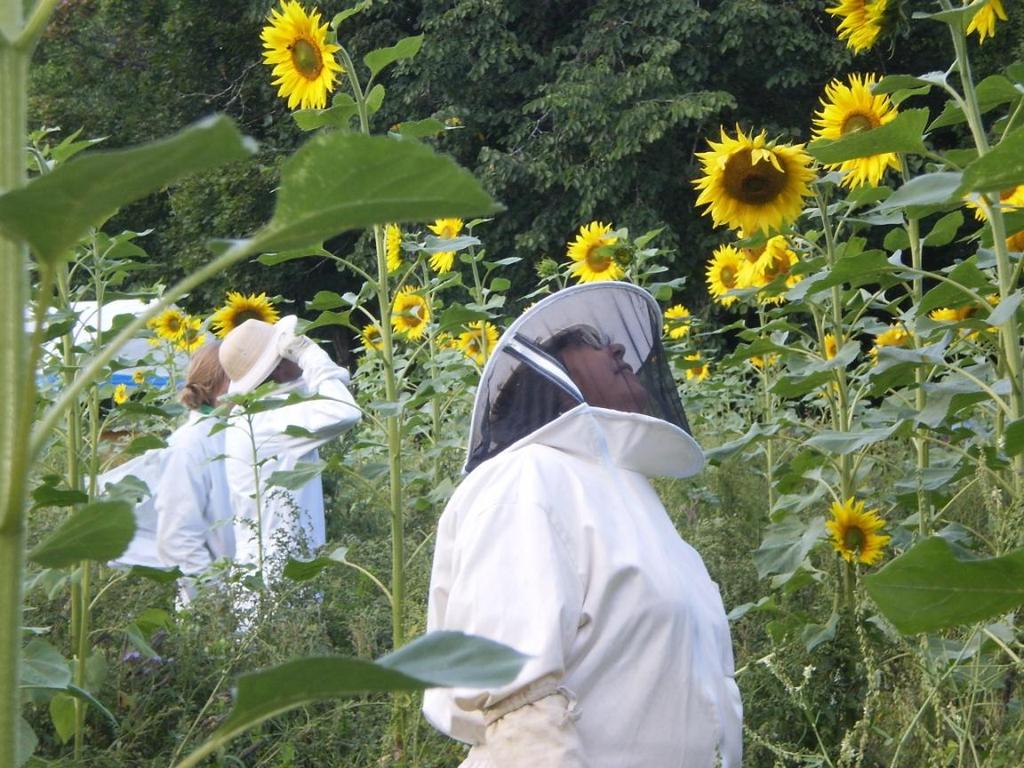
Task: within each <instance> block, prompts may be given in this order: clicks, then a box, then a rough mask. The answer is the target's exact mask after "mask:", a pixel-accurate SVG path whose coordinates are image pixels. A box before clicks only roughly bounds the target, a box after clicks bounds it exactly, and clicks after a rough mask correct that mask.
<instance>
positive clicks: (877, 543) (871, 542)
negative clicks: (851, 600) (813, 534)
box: [825, 497, 892, 565]
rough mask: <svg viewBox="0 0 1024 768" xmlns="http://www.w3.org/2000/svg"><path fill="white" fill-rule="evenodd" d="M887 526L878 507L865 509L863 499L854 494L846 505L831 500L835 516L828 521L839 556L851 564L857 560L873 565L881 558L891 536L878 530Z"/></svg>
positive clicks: (827, 525) (833, 544)
mask: <svg viewBox="0 0 1024 768" xmlns="http://www.w3.org/2000/svg"><path fill="white" fill-rule="evenodd" d="M884 526H885V521H884V520H882V518H881V517H879V516H878V510H877V509H869V510H866V511H865V509H864V502H863V501H856V500H855V499H853V497H851V498H849V499H847V500H846V502H845V503H843V504H840V503H839V502H838V501H834V502H832V519H831V520H829V521H828V522H827V523H825V527H826V528H827V529H828V532H829V533H830V534H831V535H832V546H833V548H834V549H835V550H836V552H838V553H839V556H840V557H842V558H843V560H845V561H846V562H848V563H852V562H853V561H854V560H855V559H856V560H857V562H860V563H863V564H864V565H874V564H875V563H877V562H878V561H879V560H881V559H882V549H883V548H884V547H885V545H886V544H888V543H889V539H891V538H892V537H891V536H886V535H885V534H883V533H879V532H878V531H880V530H881V529H882V528H883V527H884Z"/></svg>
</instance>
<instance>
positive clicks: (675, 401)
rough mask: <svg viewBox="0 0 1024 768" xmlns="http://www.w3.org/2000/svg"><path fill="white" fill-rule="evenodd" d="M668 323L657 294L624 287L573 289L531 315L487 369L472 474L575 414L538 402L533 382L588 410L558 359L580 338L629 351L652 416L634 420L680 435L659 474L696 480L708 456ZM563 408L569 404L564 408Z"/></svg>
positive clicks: (508, 334) (512, 330)
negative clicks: (687, 404) (675, 364)
mask: <svg viewBox="0 0 1024 768" xmlns="http://www.w3.org/2000/svg"><path fill="white" fill-rule="evenodd" d="M663 322H664V321H663V319H662V315H661V309H660V308H659V307H658V303H657V302H656V301H655V300H654V297H653V296H651V294H650V293H648V292H647V291H646V290H644V289H643V288H640V287H638V286H635V285H631V284H630V283H625V282H618V281H611V282H597V283H585V284H580V285H575V286H572V287H571V288H565V289H563V290H561V291H558V292H557V293H554V294H551V295H550V296H548V297H546V298H545V299H543V300H542V301H539V302H538V303H537V304H535V305H533V306H532V307H530V308H529V309H528V310H526V311H525V312H524V313H523V314H522V315H521V316H520V317H519V318H518V319H517V320H516V321H515V322H514V323H512V325H511V326H509V328H508V329H507V330H506V331H505V332H504V333H503V334H502V336H501V338H500V339H499V340H498V343H497V345H496V346H495V348H494V353H493V354H492V355H491V356H490V358H489V359H488V361H487V364H486V365H485V366H484V370H483V373H482V374H481V377H480V384H479V386H478V387H477V392H476V400H475V403H474V406H473V416H472V422H471V425H470V435H469V445H468V450H467V459H466V465H465V468H464V469H465V471H471V470H472V469H473V468H474V467H475V466H476V465H478V464H479V463H480V462H481V461H484V460H486V459H488V458H490V457H492V456H495V455H497V454H498V453H500V452H501V451H502V450H504V449H505V448H506V447H508V446H509V445H511V444H514V442H515V441H517V440H519V439H522V438H524V437H526V436H527V435H529V434H531V433H533V432H536V431H537V430H539V429H540V428H542V427H543V426H544V425H545V424H547V423H550V422H551V421H552V420H553V419H556V418H558V417H559V416H560V415H561V414H563V413H565V410H564V409H565V408H566V407H569V406H568V405H566V404H565V401H566V398H565V397H558V396H551V397H548V396H544V397H537V395H539V394H541V392H542V389H538V387H537V385H536V383H535V384H534V385H532V386H527V385H526V384H525V379H526V378H527V377H532V378H536V377H540V378H542V379H544V380H545V381H546V382H548V383H549V384H550V387H551V390H549V394H550V391H552V390H553V389H557V390H560V391H561V392H562V393H564V395H566V396H568V400H569V401H571V402H573V403H577V404H581V405H587V404H586V401H585V398H584V397H583V394H582V392H580V390H579V388H578V387H577V386H576V383H575V382H574V381H573V380H572V378H571V377H570V375H569V372H568V370H567V369H566V368H565V367H564V366H563V364H562V363H561V361H560V360H559V358H558V353H557V352H556V351H555V347H556V346H557V342H558V339H559V338H561V337H564V336H565V335H566V334H567V333H579V332H580V331H582V332H583V334H584V335H588V334H590V335H596V337H597V338H598V339H602V340H603V342H601V341H598V342H596V343H605V344H608V343H610V344H615V345H620V346H621V347H622V360H623V362H625V363H626V364H628V365H629V367H630V368H631V369H632V371H633V372H634V373H635V374H636V376H637V378H638V379H639V380H640V381H641V382H642V384H643V388H644V390H645V393H646V395H647V397H648V401H647V403H646V407H645V409H644V411H645V413H644V414H639V413H635V412H634V413H633V414H630V417H631V418H632V419H633V420H634V421H635V420H637V419H640V420H643V419H652V420H657V421H659V422H662V423H663V424H664V426H665V427H666V428H667V429H666V430H661V431H662V432H664V433H666V434H667V433H673V434H674V435H675V437H674V438H673V439H672V440H671V441H670V442H671V443H672V445H670V446H666V450H665V454H666V455H665V460H666V461H664V462H662V465H663V466H662V467H661V468H660V469H659V470H658V474H660V475H668V476H674V477H688V476H690V475H692V474H695V473H696V472H698V471H700V469H701V468H703V466H704V455H703V452H702V451H701V449H700V446H699V445H698V444H697V443H696V441H695V440H694V439H693V437H692V436H691V435H690V426H689V423H688V421H687V419H686V414H685V412H684V410H683V406H682V403H681V402H680V400H679V393H678V390H677V388H676V384H675V381H674V380H673V378H672V373H671V370H670V369H669V366H668V360H667V358H666V355H665V351H664V349H663V347H662V344H661V337H662V326H663ZM543 386H547V385H541V387H543ZM559 402H561V403H562V404H561V405H556V404H557V403H559ZM589 405H593V404H589ZM625 415H626V414H625V413H622V414H620V416H625ZM615 418H618V417H615ZM620 420H621V419H620ZM669 454H671V455H669ZM666 466H667V469H666Z"/></svg>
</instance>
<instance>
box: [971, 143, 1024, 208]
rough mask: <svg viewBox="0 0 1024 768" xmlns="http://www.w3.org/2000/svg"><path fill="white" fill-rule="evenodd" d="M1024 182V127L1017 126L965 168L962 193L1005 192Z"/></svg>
mask: <svg viewBox="0 0 1024 768" xmlns="http://www.w3.org/2000/svg"><path fill="white" fill-rule="evenodd" d="M1019 184H1024V130H1022V129H1017V130H1016V131H1014V132H1013V133H1011V134H1010V135H1009V136H1007V137H1006V138H1005V139H1003V140H1002V141H1001V142H999V144H998V145H996V146H995V147H993V148H992V151H991V152H989V153H988V154H985V155H983V156H982V157H979V158H978V159H977V160H975V161H974V162H973V163H971V164H970V165H968V166H967V167H966V168H965V169H964V176H963V183H962V184H961V185H960V192H961V194H963V193H966V192H1002V191H1003V190H1004V189H1013V188H1014V187H1016V186H1017V185H1019Z"/></svg>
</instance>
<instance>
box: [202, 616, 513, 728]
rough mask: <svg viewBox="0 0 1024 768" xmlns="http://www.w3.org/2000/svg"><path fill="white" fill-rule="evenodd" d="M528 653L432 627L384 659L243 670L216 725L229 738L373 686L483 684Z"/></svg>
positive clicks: (500, 677)
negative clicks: (291, 712) (229, 706)
mask: <svg viewBox="0 0 1024 768" xmlns="http://www.w3.org/2000/svg"><path fill="white" fill-rule="evenodd" d="M526 658H527V657H526V656H524V655H523V654H521V653H519V652H518V651H515V650H513V649H512V648H509V647H507V646H504V645H501V644H500V643H495V642H494V641H492V640H487V639H485V638H482V637H474V636H472V635H464V634H462V633H461V632H431V633H429V634H427V635H424V636H422V637H419V638H417V639H416V640H413V641H412V642H411V643H408V644H407V645H405V646H403V647H402V648H401V649H400V650H398V651H395V652H394V653H391V654H388V655H387V656H384V657H383V658H381V659H379V660H378V661H375V662H373V661H365V660H363V659H349V658H342V657H327V658H306V659H297V660H295V661H290V662H287V663H285V664H281V665H279V666H276V667H273V668H271V669H267V670H264V671H262V672H254V673H250V674H246V675H242V677H241V678H239V680H238V687H237V690H238V694H237V699H236V701H235V706H234V707H233V708H232V710H231V713H230V714H229V715H228V718H227V719H226V720H225V721H224V722H223V723H221V725H220V727H219V728H218V729H217V730H216V731H214V733H213V736H212V737H211V739H212V740H214V741H215V742H217V743H219V744H226V743H227V741H228V740H230V739H232V738H234V737H235V736H237V735H239V734H240V733H242V732H244V731H245V730H247V729H249V728H251V727H253V726H255V725H256V724H258V723H261V722H263V721H264V720H266V719H267V718H268V717H273V716H275V715H279V714H281V713H283V712H287V711H289V710H291V709H294V708H295V707H299V706H302V705H304V704H310V703H313V702H316V701H324V700H328V699H337V698H342V697H345V696H352V695H354V694H358V693H364V692H367V691H398V690H404V691H421V690H423V689H425V688H433V687H450V686H458V687H469V688H481V687H488V686H497V685H502V684H504V683H507V682H510V681H511V680H513V679H514V678H515V676H516V675H517V674H518V673H519V670H520V669H521V668H522V666H523V663H524V662H525V661H526Z"/></svg>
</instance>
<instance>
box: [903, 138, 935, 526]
mask: <svg viewBox="0 0 1024 768" xmlns="http://www.w3.org/2000/svg"><path fill="white" fill-rule="evenodd" d="M899 161H900V170H901V172H902V174H903V180H904V183H905V182H908V181H910V170H909V169H908V168H907V159H906V157H905V156H903V155H900V156H899ZM906 232H907V240H908V241H909V242H910V262H911V265H912V266H913V268H914V270H915V272H914V277H913V279H912V280H911V284H910V292H911V297H912V300H913V303H914V306H915V307H917V306H920V304H921V299H922V298H923V297H924V275H923V269H924V266H923V257H922V248H923V243H922V242H921V222H920V221H919V220H918V218H917V217H916V216H910V215H908V216H907V226H906ZM910 334H911V337H912V338H913V343H914V348H915V349H916V348H918V347H920V346H921V337H920V335H919V334H918V332H917V328H916V326H914V327H911V329H910ZM927 378H928V373H927V371H926V370H925V369H924V367H923V366H917V367H916V368H915V369H914V383H915V384H916V387H915V389H914V408H915V410H916V411H917V412H918V413H921V412H922V411H923V410H924V408H925V405H926V403H925V401H926V399H927V398H926V395H925V391H924V383H925V381H926V380H927ZM925 430H926V427H924V426H920V427H918V429H917V431H916V432H915V434H914V438H913V442H914V459H915V462H916V467H915V468H916V472H917V477H916V481H917V533H918V535H919V536H920V537H921V538H924V537H925V536H927V535H928V532H929V530H930V529H931V517H932V514H931V512H932V511H931V505H930V504H929V502H928V492H927V491H926V490H925V489H924V474H925V471H926V470H927V469H928V467H929V465H930V457H929V453H928V441H927V440H926V439H925V437H924V432H925Z"/></svg>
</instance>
